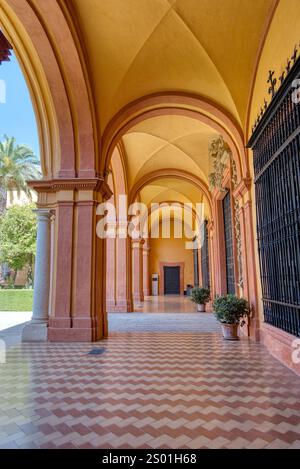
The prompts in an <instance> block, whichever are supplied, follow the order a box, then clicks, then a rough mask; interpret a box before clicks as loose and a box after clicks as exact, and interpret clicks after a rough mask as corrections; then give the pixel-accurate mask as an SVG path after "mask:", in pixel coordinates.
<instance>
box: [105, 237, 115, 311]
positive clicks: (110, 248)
mask: <svg viewBox="0 0 300 469" xmlns="http://www.w3.org/2000/svg"><path fill="white" fill-rule="evenodd" d="M115 308H116V239H115V238H107V239H106V310H107V311H115Z"/></svg>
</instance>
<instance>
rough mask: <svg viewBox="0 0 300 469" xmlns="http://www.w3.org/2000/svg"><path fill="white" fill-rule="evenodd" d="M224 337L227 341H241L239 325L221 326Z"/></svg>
mask: <svg viewBox="0 0 300 469" xmlns="http://www.w3.org/2000/svg"><path fill="white" fill-rule="evenodd" d="M221 326H222V332H223V337H224V339H226V340H239V337H238V333H237V332H238V327H239V325H238V324H221Z"/></svg>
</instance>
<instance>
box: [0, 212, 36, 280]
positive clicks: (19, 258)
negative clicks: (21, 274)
mask: <svg viewBox="0 0 300 469" xmlns="http://www.w3.org/2000/svg"><path fill="white" fill-rule="evenodd" d="M34 208H35V204H27V205H22V206H18V205H14V206H13V207H11V208H9V209H7V210H6V211H5V213H4V215H2V216H1V217H0V263H6V264H8V266H9V267H10V269H13V271H14V276H13V278H11V282H10V281H9V282H8V285H10V283H12V285H14V282H15V278H16V275H17V272H18V270H22V269H23V267H25V266H26V265H28V266H29V272H30V273H31V272H32V267H33V259H34V255H35V249H36V231H37V221H36V215H35V213H33V211H32V210H33V209H34Z"/></svg>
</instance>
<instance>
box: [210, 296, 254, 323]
mask: <svg viewBox="0 0 300 469" xmlns="http://www.w3.org/2000/svg"><path fill="white" fill-rule="evenodd" d="M213 310H214V313H215V316H216V318H217V320H218V321H219V322H221V323H224V324H240V325H241V326H243V325H244V324H245V321H244V320H242V321H241V319H243V318H244V317H245V316H247V317H248V316H249V315H250V306H249V303H248V301H247V300H245V299H244V298H238V297H237V296H235V295H224V296H217V297H216V299H215V300H214V302H213Z"/></svg>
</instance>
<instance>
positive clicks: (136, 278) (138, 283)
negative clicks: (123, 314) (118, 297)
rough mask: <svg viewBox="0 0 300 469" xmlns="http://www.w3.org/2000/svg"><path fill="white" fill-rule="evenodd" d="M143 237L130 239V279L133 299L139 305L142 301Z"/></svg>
mask: <svg viewBox="0 0 300 469" xmlns="http://www.w3.org/2000/svg"><path fill="white" fill-rule="evenodd" d="M144 242H145V241H144V239H138V240H132V279H133V282H132V283H133V285H132V287H133V301H134V303H135V304H136V305H137V306H141V303H142V302H143V301H144V292H143V244H144Z"/></svg>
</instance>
